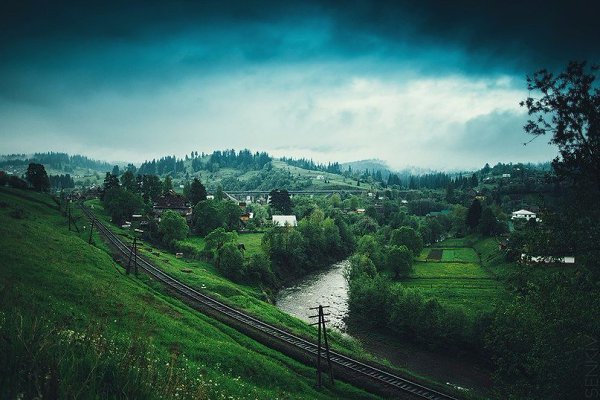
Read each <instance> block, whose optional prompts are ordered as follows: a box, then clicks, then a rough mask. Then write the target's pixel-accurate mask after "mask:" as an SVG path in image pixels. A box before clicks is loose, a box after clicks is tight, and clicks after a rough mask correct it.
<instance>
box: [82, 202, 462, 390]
mask: <svg viewBox="0 0 600 400" xmlns="http://www.w3.org/2000/svg"><path fill="white" fill-rule="evenodd" d="M81 209H82V210H83V213H84V214H85V215H86V216H87V217H88V218H89V219H90V221H93V222H94V224H95V226H96V228H97V229H98V231H99V232H100V233H101V234H102V235H104V237H105V238H106V239H107V240H108V241H109V242H110V243H111V244H112V245H113V246H115V248H116V249H117V250H118V251H120V252H121V253H122V254H123V255H125V256H129V254H130V253H131V248H130V247H129V246H127V244H125V243H124V242H123V241H122V240H121V239H120V238H119V237H118V236H117V235H116V234H114V233H113V232H112V231H111V230H110V229H108V228H107V227H106V226H105V225H104V224H103V223H102V222H101V221H99V220H98V218H96V217H95V216H94V214H93V212H92V211H91V210H90V209H88V208H87V207H85V206H84V205H81ZM135 262H136V263H137V265H138V266H139V267H140V268H141V269H142V270H143V271H145V272H146V273H147V274H148V275H150V276H152V277H153V278H154V279H156V280H158V281H160V282H162V283H163V284H165V285H166V286H168V287H169V288H170V289H171V290H174V291H175V292H176V293H178V294H179V295H180V296H182V297H184V298H186V299H189V300H192V301H194V302H198V303H201V304H203V305H204V306H206V307H209V308H211V309H212V310H214V311H216V312H218V313H221V314H223V315H225V316H227V317H229V318H231V319H233V320H235V321H237V322H238V323H240V324H243V325H245V326H248V327H250V328H253V329H255V330H257V331H260V332H261V333H263V334H266V335H268V336H269V337H271V338H273V339H277V340H279V341H282V342H284V343H286V344H287V345H289V346H293V347H294V348H296V349H298V350H300V351H303V352H305V353H308V354H310V355H311V356H314V357H316V355H317V345H316V344H314V343H312V342H310V341H308V340H306V339H303V338H301V337H298V336H296V335H293V334H291V333H289V332H286V331H284V330H282V329H280V328H277V327H275V326H273V325H270V324H267V323H265V322H262V321H260V320H258V319H256V318H254V317H252V316H250V315H248V314H245V313H243V312H241V311H239V310H237V309H235V308H233V307H231V306H228V305H226V304H224V303H222V302H220V301H218V300H215V299H214V298H212V297H210V296H208V295H206V294H203V293H200V292H198V291H197V290H195V289H194V288H192V287H190V286H188V285H186V284H184V283H182V282H180V281H178V280H177V279H175V278H173V277H172V276H170V275H169V274H167V273H165V272H164V271H163V270H162V269H160V268H157V267H155V266H154V265H152V264H151V263H149V262H148V261H146V260H145V259H143V258H141V257H137V258H136V261H135ZM330 358H331V363H332V364H333V365H335V366H336V367H338V368H341V369H342V370H346V371H348V372H351V373H354V374H357V375H358V376H361V377H363V378H368V379H370V380H372V381H374V382H377V383H378V384H383V385H387V386H388V387H391V388H394V389H397V390H400V391H402V392H405V393H406V394H411V395H414V396H416V397H419V398H422V399H428V400H458V399H456V398H455V397H452V396H450V395H447V394H444V393H441V392H438V391H436V390H434V389H431V388H428V387H425V386H423V385H421V384H419V383H416V382H412V381H410V380H408V379H405V378H402V377H399V376H397V375H394V374H392V373H390V372H387V371H384V370H382V369H379V368H376V367H373V366H371V365H367V364H365V363H362V362H360V361H357V360H354V359H352V358H350V357H348V356H345V355H343V354H340V353H337V352H334V351H332V352H331V353H330Z"/></svg>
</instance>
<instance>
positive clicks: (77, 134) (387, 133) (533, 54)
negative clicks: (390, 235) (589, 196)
mask: <svg viewBox="0 0 600 400" xmlns="http://www.w3.org/2000/svg"><path fill="white" fill-rule="evenodd" d="M595 4H596V2H593V1H577V0H576V1H572V0H571V1H550V0H548V1H538V0H528V1H510V0H505V1H476V0H470V1H467V0H457V1H402V0H397V1H387V0H380V1H352V0H348V1H316V0H315V1H310V0H309V1H302V2H295V1H250V0H241V1H227V0H225V1H210V2H209V1H152V0H147V1H133V2H127V1H119V2H117V1H93V0H92V1H85V2H81V1H66V2H65V1H13V0H8V1H3V2H2V4H1V5H0V154H6V153H31V152H36V151H62V152H69V153H78V154H83V155H87V156H89V157H93V158H98V159H102V160H107V161H124V162H134V163H139V162H141V161H144V160H146V159H152V158H157V157H160V156H164V155H176V156H179V157H183V156H184V155H185V154H189V153H190V152H191V151H199V152H212V151H213V150H219V149H231V148H233V149H238V150H239V149H244V148H248V149H250V150H253V151H267V152H269V153H270V154H272V155H274V156H288V157H289V156H291V157H304V158H312V159H313V160H315V161H318V162H331V161H339V162H347V161H354V160H363V159H380V160H383V161H385V162H387V163H388V165H390V167H392V168H395V169H400V168H403V167H406V166H417V167H423V168H432V169H438V170H454V169H469V168H476V167H481V166H483V164H485V163H486V162H488V163H490V164H495V163H497V162H542V161H548V160H551V159H552V158H554V156H555V155H556V153H557V150H556V148H555V147H553V146H551V145H548V144H547V142H548V141H549V138H545V137H540V138H537V139H536V140H534V141H533V142H531V143H528V144H527V145H526V146H525V145H524V143H526V142H529V141H530V139H531V137H528V136H527V135H526V134H525V133H524V132H523V128H522V127H523V125H524V124H525V122H526V120H527V113H526V110H525V109H524V108H522V107H520V106H519V102H520V101H521V100H524V99H525V98H526V97H527V96H528V92H527V89H526V81H525V79H526V76H527V75H531V74H532V73H533V72H535V71H536V70H539V69H541V68H548V69H550V70H552V71H560V70H561V69H563V68H564V67H565V66H566V64H567V62H568V61H569V60H588V61H590V62H596V63H597V62H598V61H599V57H598V56H599V53H600V46H598V43H597V39H598V37H600V35H599V28H598V25H597V21H596V16H597V15H598V11H600V10H598V9H594V8H598V7H599V6H597V5H595Z"/></svg>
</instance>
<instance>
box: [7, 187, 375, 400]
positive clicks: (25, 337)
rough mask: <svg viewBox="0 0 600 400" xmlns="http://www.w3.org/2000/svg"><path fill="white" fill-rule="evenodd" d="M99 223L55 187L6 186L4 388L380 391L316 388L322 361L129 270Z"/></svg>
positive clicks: (109, 393)
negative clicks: (73, 217) (65, 212)
mask: <svg viewBox="0 0 600 400" xmlns="http://www.w3.org/2000/svg"><path fill="white" fill-rule="evenodd" d="M22 196H26V197H27V198H28V199H25V198H23V197H22ZM85 224H86V225H89V224H87V222H86V223H85ZM83 225H84V222H83V220H80V221H79V224H78V226H79V228H80V229H82V228H83ZM88 232H89V231H87V232H84V231H82V232H81V233H80V234H77V233H75V232H69V231H68V229H67V221H66V219H65V218H64V217H63V216H62V215H61V213H60V212H59V211H58V207H57V205H56V204H55V203H54V202H53V201H52V200H51V199H50V198H49V197H48V196H45V195H39V194H35V193H31V192H21V191H13V190H5V189H1V190H0V237H2V240H0V254H2V266H1V268H0V387H2V396H0V397H4V396H5V397H6V398H19V397H24V398H32V397H58V398H74V397H83V398H98V397H101V398H115V397H119V398H121V397H128V398H165V397H166V398H172V397H182V398H186V397H187V398H200V399H202V398H211V399H213V398H265V399H266V398H269V399H271V398H307V399H313V398H364V397H368V396H369V395H368V394H366V393H365V392H363V391H360V390H358V389H355V388H353V387H351V386H349V385H346V384H344V383H342V382H339V383H337V384H336V386H335V388H325V389H322V390H321V391H317V390H315V389H314V369H313V368H310V367H307V366H305V365H303V364H300V363H298V362H296V361H294V360H292V359H290V358H288V357H286V356H284V355H282V354H281V353H279V352H276V351H274V350H271V349H269V348H267V347H265V346H263V345H261V344H259V343H257V342H256V341H254V340H252V339H250V338H248V337H246V336H244V335H242V334H240V333H238V332H237V331H235V330H234V329H231V328H229V327H228V326H226V325H224V324H222V323H220V322H218V321H215V320H213V319H210V318H208V317H206V316H204V315H202V314H200V313H198V312H196V311H194V310H192V309H190V308H189V307H188V306H186V305H185V304H183V303H182V302H180V301H179V300H177V299H175V298H172V297H170V296H168V295H164V294H162V293H161V292H160V291H157V290H154V289H153V287H154V286H155V284H154V283H152V282H151V281H150V280H149V279H148V278H146V277H144V276H140V277H139V278H132V277H128V276H126V275H124V274H123V273H122V271H121V269H120V267H117V266H116V265H115V263H114V261H113V260H112V258H111V257H110V255H109V254H107V252H106V251H105V250H104V249H102V248H98V247H94V246H90V245H88V244H87V235H88ZM94 237H95V241H96V243H99V238H98V237H97V235H96V234H94ZM161 257H162V256H161ZM161 257H158V259H159V260H162V258H161ZM173 264H175V263H173ZM180 267H181V265H179V264H178V265H176V266H175V265H172V268H173V270H175V269H177V268H180ZM210 276H211V274H210V273H208V272H206V273H203V274H202V277H203V278H204V282H205V284H206V285H211V286H219V285H222V283H221V282H219V281H218V280H217V279H214V280H211V279H210ZM229 292H230V294H231V296H229V297H227V298H229V299H231V298H233V299H238V296H240V297H242V296H243V297H246V298H248V299H252V298H253V296H251V295H249V294H251V293H249V292H248V291H244V290H242V289H236V290H233V289H232V288H231V287H229ZM254 295H256V293H254ZM238 301H241V300H238ZM257 301H258V300H257ZM249 302H250V303H251V302H252V300H249ZM229 396H231V397H229Z"/></svg>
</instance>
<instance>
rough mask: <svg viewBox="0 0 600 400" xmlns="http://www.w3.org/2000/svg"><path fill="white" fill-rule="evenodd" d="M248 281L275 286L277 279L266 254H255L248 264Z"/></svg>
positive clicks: (246, 271) (246, 273)
mask: <svg viewBox="0 0 600 400" xmlns="http://www.w3.org/2000/svg"><path fill="white" fill-rule="evenodd" d="M245 275H246V279H247V280H249V281H250V282H260V283H263V284H265V285H267V286H275V284H276V279H275V275H274V274H273V271H272V270H271V262H270V261H269V258H268V257H267V256H266V254H264V253H257V254H253V255H252V257H250V260H248V263H247V264H246V270H245Z"/></svg>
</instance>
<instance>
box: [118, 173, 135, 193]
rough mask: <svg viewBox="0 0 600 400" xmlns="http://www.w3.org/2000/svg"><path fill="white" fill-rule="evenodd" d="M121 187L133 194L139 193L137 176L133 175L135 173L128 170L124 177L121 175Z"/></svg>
mask: <svg viewBox="0 0 600 400" xmlns="http://www.w3.org/2000/svg"><path fill="white" fill-rule="evenodd" d="M121 186H123V188H124V189H126V190H129V191H130V192H132V193H135V192H136V191H137V185H136V181H135V176H134V175H133V172H131V170H129V169H128V170H127V171H125V172H124V173H123V175H121Z"/></svg>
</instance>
